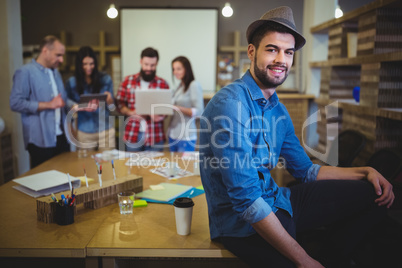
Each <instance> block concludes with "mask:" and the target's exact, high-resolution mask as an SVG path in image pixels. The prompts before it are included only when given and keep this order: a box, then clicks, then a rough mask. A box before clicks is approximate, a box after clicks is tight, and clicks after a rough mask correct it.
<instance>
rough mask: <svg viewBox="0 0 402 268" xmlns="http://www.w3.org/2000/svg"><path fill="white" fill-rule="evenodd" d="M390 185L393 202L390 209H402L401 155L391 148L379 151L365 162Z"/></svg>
mask: <svg viewBox="0 0 402 268" xmlns="http://www.w3.org/2000/svg"><path fill="white" fill-rule="evenodd" d="M367 166H369V167H373V168H375V169H376V170H377V171H378V172H380V173H381V175H383V176H384V178H386V179H387V180H388V181H389V182H391V183H392V186H393V188H394V189H393V191H394V194H395V200H394V203H393V205H392V206H391V209H397V210H400V209H402V154H401V153H400V152H399V151H396V150H394V149H391V148H384V149H380V150H378V151H377V152H375V153H374V154H373V155H372V156H371V157H370V159H369V160H368V162H367Z"/></svg>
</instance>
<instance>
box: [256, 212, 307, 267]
mask: <svg viewBox="0 0 402 268" xmlns="http://www.w3.org/2000/svg"><path fill="white" fill-rule="evenodd" d="M252 226H253V228H254V229H255V230H256V231H257V232H258V233H259V234H260V235H261V236H262V237H263V238H264V239H265V240H266V241H267V242H268V243H269V244H270V245H272V246H273V247H274V248H276V249H277V250H278V251H279V252H280V253H281V254H282V255H284V256H285V257H286V258H288V259H289V260H291V261H292V262H293V263H295V264H296V265H297V266H300V265H301V266H302V264H303V263H305V262H307V260H311V257H310V256H309V255H308V254H307V253H306V251H305V250H304V249H303V248H302V247H301V246H300V245H299V243H297V241H296V240H295V239H293V237H292V236H290V235H289V233H288V232H287V231H286V230H285V229H284V228H283V226H282V224H281V222H280V221H279V220H278V218H277V217H276V215H275V213H273V212H271V213H270V214H269V215H268V216H267V217H265V218H264V219H263V220H261V221H259V222H256V223H254V224H252Z"/></svg>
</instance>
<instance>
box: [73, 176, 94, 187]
mask: <svg viewBox="0 0 402 268" xmlns="http://www.w3.org/2000/svg"><path fill="white" fill-rule="evenodd" d="M77 178H78V179H80V181H81V185H85V176H82V177H77ZM94 181H95V180H94V179H91V178H88V184H90V183H93V182H94Z"/></svg>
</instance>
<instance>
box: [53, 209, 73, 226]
mask: <svg viewBox="0 0 402 268" xmlns="http://www.w3.org/2000/svg"><path fill="white" fill-rule="evenodd" d="M56 222H57V224H58V225H69V224H72V223H74V206H61V205H60V204H57V206H56Z"/></svg>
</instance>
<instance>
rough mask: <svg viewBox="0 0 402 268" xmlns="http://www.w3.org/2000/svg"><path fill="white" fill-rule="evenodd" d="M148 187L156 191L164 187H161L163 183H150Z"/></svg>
mask: <svg viewBox="0 0 402 268" xmlns="http://www.w3.org/2000/svg"><path fill="white" fill-rule="evenodd" d="M149 188H151V190H152V191H157V190H163V189H165V187H163V185H160V184H158V185H150V186H149Z"/></svg>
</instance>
